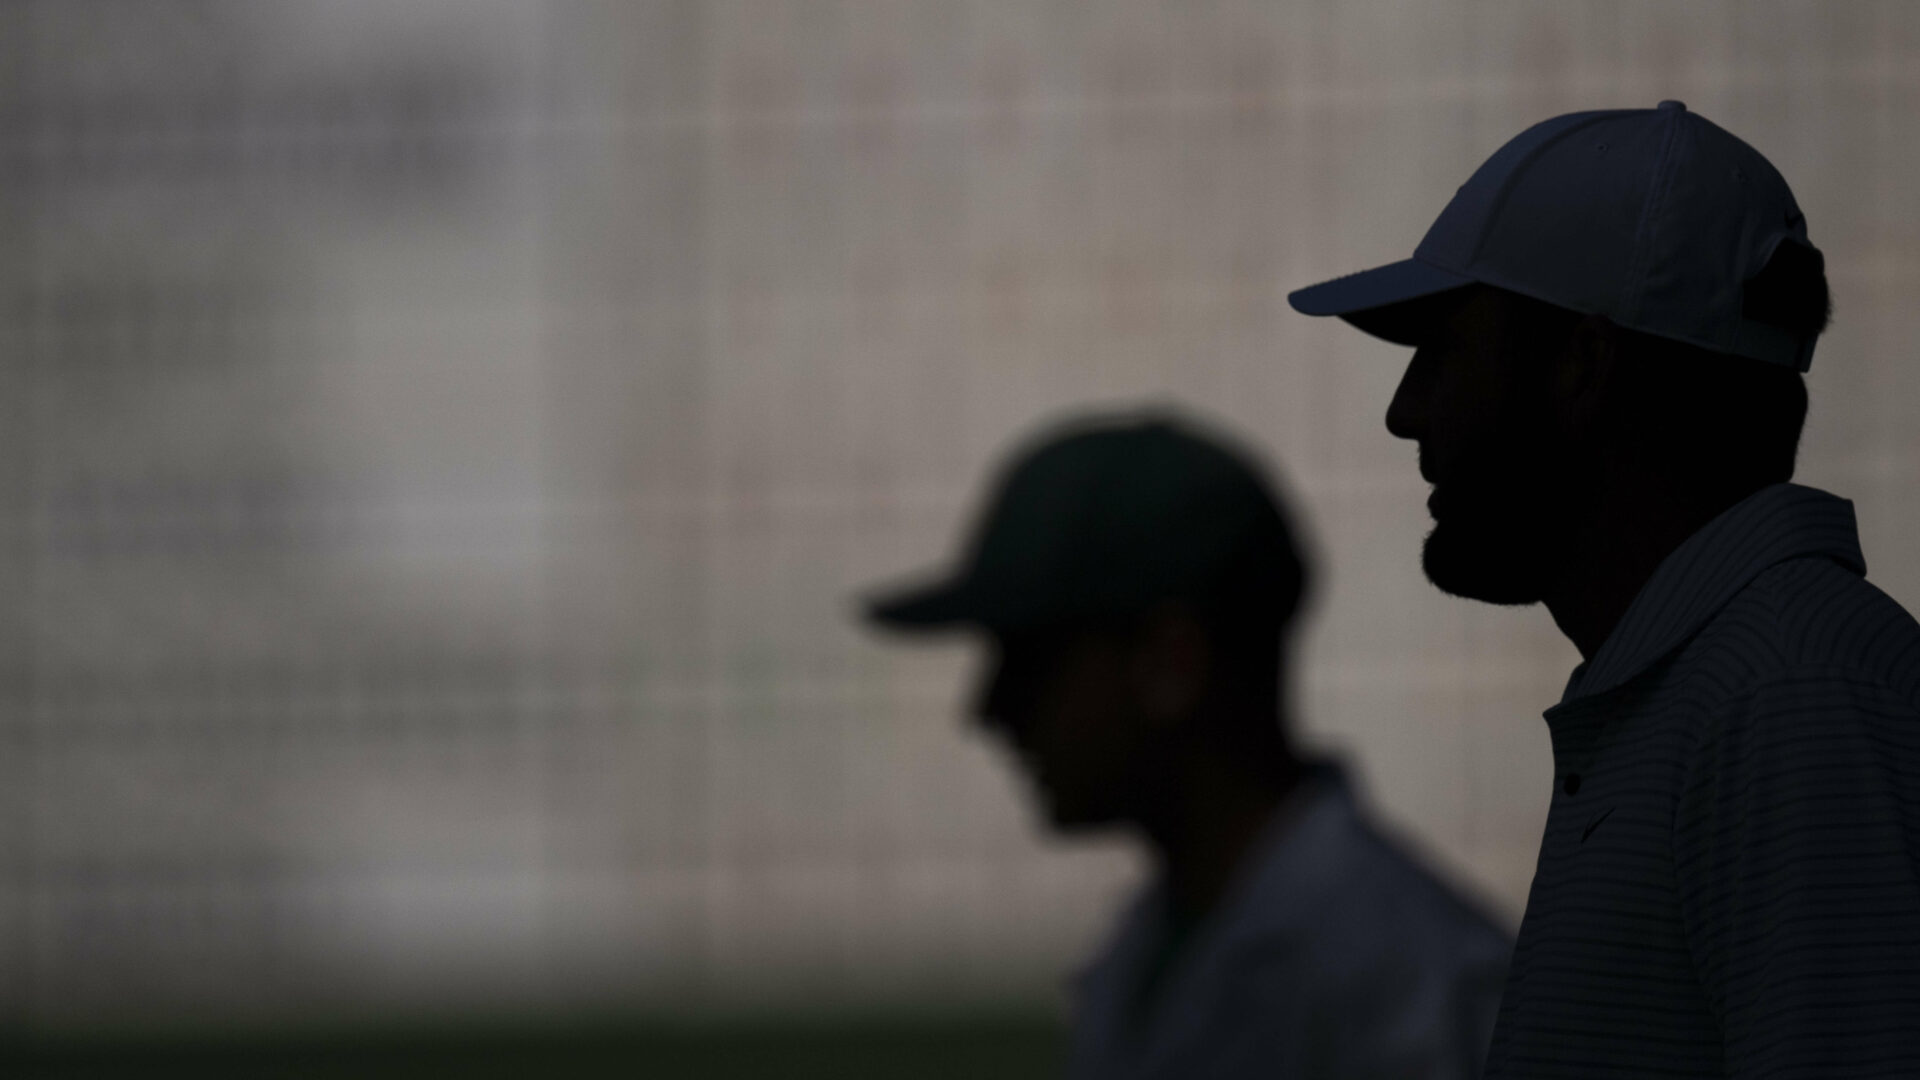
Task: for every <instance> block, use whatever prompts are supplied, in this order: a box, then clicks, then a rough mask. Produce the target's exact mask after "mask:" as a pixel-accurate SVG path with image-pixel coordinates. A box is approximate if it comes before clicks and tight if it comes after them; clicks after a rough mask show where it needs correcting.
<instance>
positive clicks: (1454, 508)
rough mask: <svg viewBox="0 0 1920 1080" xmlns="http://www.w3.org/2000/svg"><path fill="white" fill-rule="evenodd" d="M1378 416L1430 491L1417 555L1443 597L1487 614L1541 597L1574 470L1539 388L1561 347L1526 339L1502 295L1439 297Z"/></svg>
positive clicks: (1482, 292) (1475, 290)
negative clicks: (1412, 453)
mask: <svg viewBox="0 0 1920 1080" xmlns="http://www.w3.org/2000/svg"><path fill="white" fill-rule="evenodd" d="M1427 327H1428V329H1426V330H1425V331H1424V332H1423V333H1422V338H1423V340H1422V343H1421V344H1420V346H1419V347H1418V348H1417V349H1416V350H1415V352H1414V355H1413V360H1412V361H1411V362H1410V363H1409V364H1408V365H1407V371H1406V374H1405V376H1404V377H1403V378H1402V379H1401V381H1400V386H1399V389H1398V390H1397V391H1396V392H1395V394H1394V397H1393V403H1392V405H1391V406H1389V408H1388V410H1387V429H1388V430H1389V431H1391V432H1392V433H1393V434H1395V435H1397V436H1399V437H1400V438H1403V439H1412V440H1414V441H1415V442H1417V443H1418V444H1419V452H1420V475H1421V476H1422V477H1424V478H1425V479H1426V480H1427V481H1428V482H1429V483H1431V484H1432V485H1433V493H1432V495H1431V496H1429V498H1428V501H1427V507H1428V510H1429V512H1430V513H1431V514H1432V516H1433V522H1434V525H1433V531H1432V532H1431V533H1429V534H1428V536H1427V540H1426V545H1425V548H1424V550H1423V551H1422V558H1421V562H1422V566H1423V568H1424V569H1425V571H1426V574H1427V577H1428V579H1429V580H1431V581H1432V582H1433V584H1434V585H1435V586H1436V587H1438V588H1439V589H1440V590H1441V591H1443V592H1446V593H1450V594H1452V595H1454V596H1460V597H1466V598H1468V599H1473V600H1483V601H1486V602H1489V603H1495V604H1530V603H1534V602H1537V601H1539V600H1540V599H1541V597H1542V595H1543V594H1544V589H1545V582H1546V575H1547V571H1548V560H1549V558H1550V555H1549V553H1550V552H1551V551H1552V549H1553V545H1554V542H1555V538H1556V536H1557V533H1558V531H1559V522H1560V521H1561V520H1562V519H1563V518H1564V516H1565V515H1564V506H1565V500H1567V499H1569V498H1571V497H1574V495H1575V492H1573V491H1571V490H1570V486H1571V483H1570V481H1571V477H1572V476H1573V471H1572V470H1571V468H1570V467H1569V466H1570V457H1569V455H1568V453H1567V450H1566V447H1565V444H1564V441H1563V440H1562V439H1560V438H1559V437H1558V434H1557V429H1556V428H1555V427H1554V425H1553V424H1552V422H1551V417H1550V415H1549V410H1548V408H1547V404H1546V402H1547V397H1546V392H1545V388H1546V386H1547V383H1548V380H1549V378H1550V372H1551V368H1552V366H1553V364H1552V361H1553V360H1554V351H1553V350H1554V349H1556V348H1557V347H1559V346H1560V345H1561V344H1563V343H1562V342H1555V341H1551V340H1548V339H1547V338H1546V337H1545V336H1544V335H1541V334H1530V333H1528V332H1527V329H1526V327H1525V326H1524V325H1523V320H1522V319H1521V318H1519V313H1518V312H1517V310H1516V305H1515V304H1514V303H1513V302H1512V300H1511V299H1510V298H1509V297H1508V295H1507V294H1505V293H1502V292H1500V291H1498V290H1495V289H1489V288H1482V287H1470V288H1467V289H1462V290H1458V291H1457V292H1455V293H1451V294H1447V296H1446V297H1444V298H1442V299H1441V301H1440V302H1439V304H1438V305H1437V306H1436V310H1435V314H1434V315H1433V317H1432V318H1431V319H1430V321H1429V322H1428V323H1427Z"/></svg>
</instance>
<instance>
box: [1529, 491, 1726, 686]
mask: <svg viewBox="0 0 1920 1080" xmlns="http://www.w3.org/2000/svg"><path fill="white" fill-rule="evenodd" d="M1731 505H1733V502H1732V501H1729V500H1728V499H1726V498H1724V497H1721V498H1714V497H1703V496H1699V495H1687V494H1682V493H1678V492H1674V491H1671V490H1663V489H1660V488H1655V487H1647V486H1641V487H1638V488H1624V489H1623V488H1620V487H1615V488H1612V489H1611V490H1608V491H1603V493H1602V495H1601V497H1599V498H1597V499H1593V500H1592V501H1591V502H1589V503H1587V504H1586V505H1585V506H1584V507H1582V512H1581V513H1580V515H1579V517H1578V518H1576V520H1575V521H1574V522H1573V523H1572V525H1571V527H1570V528H1569V529H1568V530H1567V536H1568V544H1567V549H1566V555H1565V557H1564V558H1563V559H1562V560H1561V563H1560V572H1559V573H1557V574H1556V575H1554V578H1553V579H1552V580H1551V581H1549V583H1548V586H1547V589H1546V595H1545V596H1544V597H1543V598H1542V599H1543V600H1544V601H1545V603H1546V607H1547V611H1548V612H1549V613H1551V614H1552V615H1553V621H1554V623H1555V624H1556V625H1557V626H1559V627H1560V632H1561V633H1563V634H1565V635H1566V636H1567V638H1568V640H1570V641H1572V642H1573V644H1574V647H1575V648H1578V649H1579V650H1580V656H1581V658H1582V659H1584V660H1592V659H1593V657H1594V654H1595V653H1597V652H1599V651H1600V646H1601V645H1603V644H1605V643H1606V640H1607V638H1608V637H1609V636H1610V635H1611V634H1612V633H1613V629H1614V627H1615V626H1618V625H1619V623H1620V620H1621V618H1622V617H1623V616H1625V615H1626V613H1627V608H1628V607H1629V606H1631V605H1632V604H1633V600H1634V597H1636V596H1638V595H1640V590H1641V589H1642V588H1644V587H1645V586H1646V584H1647V580H1648V579H1649V578H1651V577H1652V576H1653V572H1654V571H1655V570H1657V569H1659V567H1660V563H1661V562H1662V561H1664V560H1665V559H1666V557H1667V556H1668V555H1671V554H1672V553H1673V550H1674V549H1675V548H1677V547H1679V546H1680V545H1681V544H1683V543H1685V542H1686V540H1687V538H1688V537H1691V536H1692V535H1693V534H1694V533H1696V532H1699V531H1700V529H1701V528H1702V527H1703V526H1705V525H1706V524H1707V523H1708V522H1709V521H1712V520H1713V519H1714V518H1716V517H1718V516H1719V515H1720V514H1721V513H1722V512H1723V511H1725V510H1726V509H1727V508H1728V507H1729V506H1731Z"/></svg>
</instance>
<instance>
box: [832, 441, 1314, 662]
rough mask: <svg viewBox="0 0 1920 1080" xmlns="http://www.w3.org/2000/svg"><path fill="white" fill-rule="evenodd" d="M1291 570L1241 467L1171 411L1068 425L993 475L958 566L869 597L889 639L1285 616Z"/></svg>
mask: <svg viewBox="0 0 1920 1080" xmlns="http://www.w3.org/2000/svg"><path fill="white" fill-rule="evenodd" d="M1301 583H1302V569H1301V563H1300V558H1299V554H1298V552H1297V550H1296V549H1295V546H1294V542H1293V536H1292V532H1291V530H1290V529H1289V528H1288V525H1287V521H1286V518H1285V516H1284V514H1283V513H1282V511H1281V509H1280V506H1279V503H1278V501H1277V500H1276V499H1275V498H1274V497H1273V495H1272V494H1271V493H1270V492H1269V490H1268V487H1267V485H1266V483H1265V482H1264V481H1263V480H1262V478H1261V475H1260V473H1259V471H1258V470H1257V469H1256V468H1255V467H1254V466H1253V465H1252V464H1251V462H1250V459H1249V458H1247V457H1246V456H1244V455H1242V454H1241V453H1240V452H1239V451H1237V450H1235V449H1232V448H1231V447H1230V446H1229V445H1228V444H1227V443H1226V442H1225V441H1224V440H1222V439H1220V438H1218V437H1216V436H1212V435H1209V434H1203V433H1202V432H1201V431H1200V430H1199V429H1198V428H1197V427H1196V426H1195V425H1193V424H1191V423H1190V422H1187V421H1185V420H1182V419H1179V418H1177V417H1174V416H1172V415H1167V414H1158V415H1148V416H1141V415H1139V414H1130V415H1127V416H1118V417H1116V416H1094V417H1082V418H1079V419H1076V420H1073V421H1070V422H1068V423H1066V424H1063V425H1060V426H1058V427H1054V428H1050V429H1049V430H1048V431H1047V432H1045V433H1043V434H1042V435H1041V436H1040V437H1039V438H1037V439H1034V440H1032V441H1030V442H1029V443H1028V444H1027V445H1026V447H1025V448H1023V449H1022V450H1021V451H1019V452H1017V453H1016V454H1015V455H1014V456H1013V458H1012V461H1011V464H1010V465H1008V466H1006V467H1004V469H1003V471H1002V472H1001V475H1000V479H999V482H998V484H997V486H996V494H995V496H994V498H993V500H992V502H991V503H990V504H989V509H988V511H987V513H986V515H985V517H984V518H983V519H982V521H981V523H980V525H979V527H978V529H977V531H976V532H975V534H974V536H973V539H972V543H971V544H970V546H969V548H968V551H967V554H966V557H965V559H964V561H963V562H962V565H961V566H960V568H959V569H958V570H957V571H955V572H954V573H952V574H951V575H950V576H948V577H946V578H944V579H942V580H938V581H935V582H933V583H930V584H923V585H921V586H918V587H914V588H908V589H905V590H902V591H899V592H895V593H891V594H888V595H883V596H881V597H880V598H878V599H876V600H874V601H872V602H871V603H870V605H869V607H868V615H869V617H871V618H872V619H873V620H875V621H876V622H879V623H882V624H885V625H889V626H893V627H896V628H899V629H905V630H912V629H931V628H936V627H941V626H950V625H955V624H971V625H978V626H984V627H987V628H990V629H993V630H997V631H1008V630H1018V629H1022V628H1028V627H1036V626H1045V625H1052V624H1060V623H1075V622H1085V621H1096V620H1103V619H1114V618H1125V617H1127V616H1131V615H1137V614H1141V613H1144V612H1146V611H1147V610H1148V609H1150V608H1151V607H1152V606H1153V605H1155V604H1157V603H1160V602H1162V601H1165V600H1170V599H1176V598H1177V599H1188V600H1194V601H1200V602H1212V601H1217V600H1224V601H1227V602H1233V603H1246V604H1266V605H1269V606H1277V607H1279V608H1281V609H1282V610H1279V611H1277V612H1276V614H1277V615H1278V616H1279V617H1280V618H1283V619H1284V618H1285V617H1286V616H1288V615H1290V614H1291V613H1292V610H1293V608H1294V606H1295V605H1296V604H1297V602H1298V599H1299V595H1300V592H1301Z"/></svg>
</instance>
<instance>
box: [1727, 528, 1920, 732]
mask: <svg viewBox="0 0 1920 1080" xmlns="http://www.w3.org/2000/svg"><path fill="white" fill-rule="evenodd" d="M1689 652H1690V653H1692V654H1693V656H1694V658H1695V660H1696V661H1697V662H1699V664H1700V665H1703V666H1706V667H1709V668H1718V669H1722V670H1723V671H1724V674H1725V675H1726V676H1727V677H1728V678H1729V679H1730V681H1731V683H1733V684H1735V685H1740V684H1751V683H1756V682H1760V681H1766V680H1775V679H1793V678H1819V677H1823V676H1830V677H1834V678H1845V679H1847V680H1849V681H1855V682H1868V683H1874V684H1877V685H1879V686H1881V687H1883V688H1885V690H1886V691H1888V692H1889V693H1890V694H1891V695H1892V696H1894V697H1897V698H1901V699H1904V700H1908V701H1920V623H1917V622H1916V621H1915V620H1914V618H1913V616H1912V615H1911V614H1909V613H1908V612H1907V610H1906V609H1905V608H1903V607H1902V606H1901V605H1900V603H1899V602H1898V601H1896V600H1894V599H1893V598H1892V597H1890V596H1888V595H1887V594H1886V593H1885V592H1883V591H1881V589H1880V588H1879V587H1878V586H1876V585H1874V584H1873V583H1872V582H1870V581H1868V580H1867V579H1866V578H1864V577H1862V576H1860V575H1859V574H1858V573H1856V572H1855V571H1854V570H1853V569H1852V568H1849V567H1847V566H1844V565H1842V564H1840V563H1838V562H1836V561H1834V560H1832V559H1827V558H1820V557H1806V558H1797V559H1788V560H1786V561H1783V562H1780V563H1777V564H1775V565H1773V566H1771V567H1768V568H1767V569H1766V570H1764V571H1762V572H1761V573H1760V574H1759V575H1757V576H1756V577H1755V578H1754V579H1753V581H1751V582H1750V583H1748V584H1747V585H1746V587H1744V588H1743V589H1741V590H1740V591H1739V592H1738V593H1737V594H1736V595H1735V596H1734V597H1733V599H1732V600H1731V601H1730V602H1728V604H1727V605H1726V607H1725V608H1724V609H1722V610H1721V611H1720V612H1719V614H1717V615H1716V616H1715V617H1714V618H1713V619H1712V620H1710V621H1709V622H1708V624H1707V625H1706V626H1705V627H1704V628H1703V629H1702V631H1701V632H1700V634H1699V635H1698V636H1697V637H1696V639H1695V642H1694V647H1693V648H1691V649H1690V650H1689Z"/></svg>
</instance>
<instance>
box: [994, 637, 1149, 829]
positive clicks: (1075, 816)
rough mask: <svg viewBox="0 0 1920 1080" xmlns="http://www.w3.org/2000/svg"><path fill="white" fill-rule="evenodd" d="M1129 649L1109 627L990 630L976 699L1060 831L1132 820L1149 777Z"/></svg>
mask: <svg viewBox="0 0 1920 1080" xmlns="http://www.w3.org/2000/svg"><path fill="white" fill-rule="evenodd" d="M1131 654H1132V649H1131V645H1130V642H1129V641H1128V640H1127V638H1126V637H1125V636H1123V635H1120V634H1117V633H1103V632H1097V631H1087V630H1052V631H1037V632H1025V633H1020V634H997V635H995V637H994V656H993V660H992V663H991V666H990V670H989V672H988V674H987V677H986V681H985V683H984V685H983V686H982V691H981V694H980V696H979V698H978V701H977V704H976V713H977V714H978V717H979V720H980V722H981V724H982V725H983V726H985V727H986V728H987V729H988V730H990V731H992V732H994V733H995V734H997V735H998V736H1000V737H1001V738H1003V739H1004V740H1005V741H1006V742H1007V744H1008V745H1009V746H1010V747H1011V748H1012V749H1013V751H1014V752H1015V754H1017V755H1018V757H1019V759H1020V762H1021V765H1022V766H1023V767H1024V769H1025V770H1026V772H1027V773H1028V775H1029V777H1030V778H1031V779H1032V781H1033V783H1034V786H1035V788H1036V789H1037V793H1038V795H1039V797H1040V799H1041V802H1042V803H1043V805H1044V807H1045V810H1046V814H1047V817H1048V819H1049V820H1050V821H1051V823H1052V824H1053V825H1054V827H1056V828H1058V829H1061V830H1063V831H1077V830H1086V829H1095V828H1100V827H1102V826H1109V825H1117V824H1122V823H1125V822H1127V821H1129V820H1132V819H1133V818H1134V816H1135V814H1136V812H1137V808H1138V807H1139V805H1140V802H1141V800H1142V799H1143V798H1144V797H1145V796H1146V793H1147V790H1148V788H1149V784H1150V767H1151V763H1152V761H1153V758H1154V756H1155V742H1156V738H1155V730H1156V728H1155V726H1154V725H1152V724H1150V723H1149V722H1148V718H1147V716H1146V714H1145V713H1144V711H1143V710H1142V709H1141V708H1140V707H1139V703H1138V701H1137V698H1136V696H1135V695H1134V694H1133V693H1132V692H1131V686H1132V682H1133V680H1132V669H1131Z"/></svg>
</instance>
